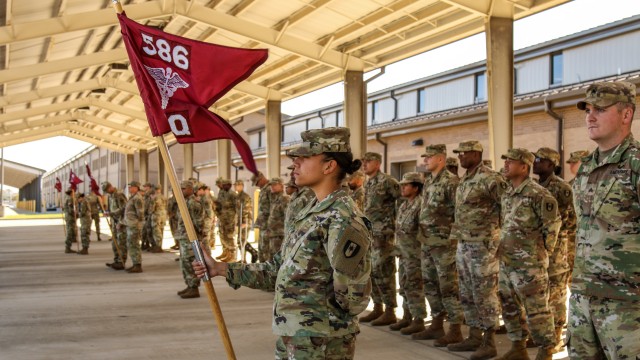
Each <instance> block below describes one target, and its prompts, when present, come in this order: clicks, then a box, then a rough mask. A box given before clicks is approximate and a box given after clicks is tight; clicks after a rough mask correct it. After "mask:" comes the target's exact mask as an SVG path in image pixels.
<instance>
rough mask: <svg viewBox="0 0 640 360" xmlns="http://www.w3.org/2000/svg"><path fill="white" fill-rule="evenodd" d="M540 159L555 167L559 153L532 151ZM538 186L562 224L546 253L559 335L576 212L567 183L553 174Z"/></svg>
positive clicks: (564, 316)
mask: <svg viewBox="0 0 640 360" xmlns="http://www.w3.org/2000/svg"><path fill="white" fill-rule="evenodd" d="M535 155H536V156H537V157H539V158H542V159H548V160H550V161H551V162H553V164H554V165H555V166H558V165H559V163H560V154H558V152H556V151H555V150H553V149H549V148H540V149H538V151H537V152H536V154H535ZM539 183H540V185H542V187H544V188H545V189H547V190H549V192H550V193H551V195H553V197H554V198H555V199H556V201H557V202H558V213H559V214H560V218H561V220H562V226H561V227H560V232H559V233H558V241H556V246H555V248H554V249H553V252H552V253H550V254H549V269H548V273H549V308H551V311H552V312H553V320H554V323H555V329H556V332H559V333H557V334H558V335H561V334H562V328H563V327H564V325H565V324H566V323H567V285H568V284H569V277H570V276H571V265H572V264H570V263H569V261H568V256H567V254H568V241H569V234H574V239H575V231H576V228H575V226H576V212H575V210H574V209H573V191H572V190H571V186H570V185H569V184H567V183H566V182H565V181H564V180H562V179H561V178H559V177H557V176H556V175H554V174H551V175H549V177H548V178H547V179H546V180H545V181H544V182H539Z"/></svg>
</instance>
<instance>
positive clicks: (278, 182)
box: [269, 177, 283, 185]
mask: <svg viewBox="0 0 640 360" xmlns="http://www.w3.org/2000/svg"><path fill="white" fill-rule="evenodd" d="M282 183H283V182H282V178H279V177H274V178H271V180H270V181H269V185H273V184H282Z"/></svg>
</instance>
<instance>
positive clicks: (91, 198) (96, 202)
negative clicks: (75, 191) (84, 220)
mask: <svg viewBox="0 0 640 360" xmlns="http://www.w3.org/2000/svg"><path fill="white" fill-rule="evenodd" d="M85 198H86V200H87V202H88V203H89V208H90V209H91V221H92V222H93V223H94V226H95V228H96V237H97V238H98V241H102V239H101V238H100V210H101V207H102V206H101V202H102V199H101V198H100V197H99V196H98V195H97V194H95V193H94V192H93V191H90V192H89V194H88V195H86V196H85Z"/></svg>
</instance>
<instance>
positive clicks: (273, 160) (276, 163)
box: [265, 100, 282, 179]
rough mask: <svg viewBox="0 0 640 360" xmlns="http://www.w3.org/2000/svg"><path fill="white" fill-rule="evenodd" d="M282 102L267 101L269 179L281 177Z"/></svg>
mask: <svg viewBox="0 0 640 360" xmlns="http://www.w3.org/2000/svg"><path fill="white" fill-rule="evenodd" d="M281 105H282V102H281V101H280V100H268V101H267V124H266V130H267V173H266V174H265V175H266V176H267V178H269V179H271V178H273V177H279V176H280V150H281V144H282V117H281V110H280V106H281Z"/></svg>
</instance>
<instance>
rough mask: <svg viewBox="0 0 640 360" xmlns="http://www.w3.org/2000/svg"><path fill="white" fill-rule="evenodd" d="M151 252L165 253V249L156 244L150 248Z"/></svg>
mask: <svg viewBox="0 0 640 360" xmlns="http://www.w3.org/2000/svg"><path fill="white" fill-rule="evenodd" d="M149 252H151V253H156V254H158V253H163V252H164V250H162V247H160V246H158V245H155V246H152V247H151V249H149Z"/></svg>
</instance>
